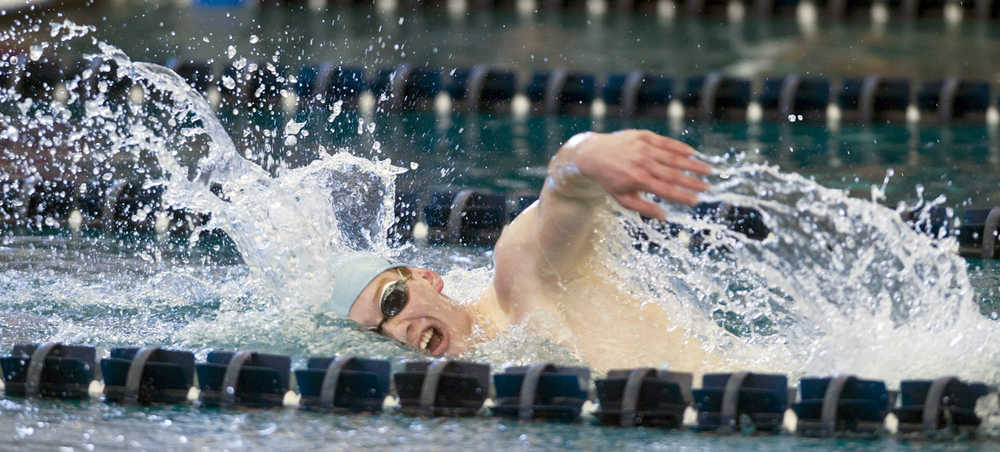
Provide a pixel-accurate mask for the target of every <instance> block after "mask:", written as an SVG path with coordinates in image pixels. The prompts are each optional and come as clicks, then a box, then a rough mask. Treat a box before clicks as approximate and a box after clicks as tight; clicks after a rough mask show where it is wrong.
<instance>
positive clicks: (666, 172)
mask: <svg viewBox="0 0 1000 452" xmlns="http://www.w3.org/2000/svg"><path fill="white" fill-rule="evenodd" d="M646 171H647V172H649V174H650V175H652V176H653V177H655V178H656V179H658V180H660V181H661V182H665V183H668V184H673V185H678V186H680V187H683V188H686V189H688V190H691V191H694V192H703V191H708V189H710V188H712V185H711V184H709V183H708V182H705V181H703V180H701V179H698V178H697V177H692V176H689V175H687V174H686V173H684V172H683V171H680V170H678V169H675V168H671V167H669V166H666V165H650V166H649V167H648V168H646Z"/></svg>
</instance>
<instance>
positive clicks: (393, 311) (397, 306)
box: [380, 283, 409, 318]
mask: <svg viewBox="0 0 1000 452" xmlns="http://www.w3.org/2000/svg"><path fill="white" fill-rule="evenodd" d="M407 301H409V300H408V297H407V296H406V285H404V284H402V283H395V284H393V285H392V287H390V288H389V290H387V291H386V294H385V296H383V297H382V302H381V303H380V307H381V310H382V315H383V316H385V318H390V317H395V316H396V315H398V314H399V313H400V312H403V308H405V307H406V302H407Z"/></svg>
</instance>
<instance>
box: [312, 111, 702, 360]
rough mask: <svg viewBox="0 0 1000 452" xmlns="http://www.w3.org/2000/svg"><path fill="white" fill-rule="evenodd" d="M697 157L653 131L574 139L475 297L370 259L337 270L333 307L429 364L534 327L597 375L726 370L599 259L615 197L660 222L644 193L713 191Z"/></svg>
mask: <svg viewBox="0 0 1000 452" xmlns="http://www.w3.org/2000/svg"><path fill="white" fill-rule="evenodd" d="M694 154H695V150H694V149H693V148H691V147H690V146H688V145H686V144H684V143H681V142H680V141H677V140H673V139H670V138H667V137H663V136H660V135H657V134H655V133H653V132H649V131H640V130H628V131H621V132H616V133H610V134H602V133H594V132H588V133H583V134H579V135H576V136H574V137H573V138H571V139H570V140H569V141H567V142H566V144H565V145H563V146H562V148H560V149H559V151H558V152H557V153H556V155H555V157H553V158H552V160H551V162H550V163H549V167H548V174H547V177H546V180H545V184H544V186H543V187H542V191H541V194H540V195H539V200H538V201H537V202H536V203H534V204H533V205H532V206H531V207H529V208H528V209H526V210H525V211H524V212H522V213H521V214H520V215H518V217H517V218H516V219H514V221H513V222H511V224H510V225H508V226H507V227H506V228H505V229H504V230H503V232H502V234H501V235H500V238H499V240H498V241H497V244H496V247H495V249H494V264H495V270H494V277H493V280H492V282H491V283H490V284H489V286H488V287H487V288H486V289H485V290H484V291H483V293H482V294H481V295H480V296H479V298H478V299H477V300H475V301H472V302H470V303H464V304H460V303H457V302H455V301H454V300H452V299H450V298H449V297H448V296H446V295H444V294H443V293H442V290H443V288H444V283H443V281H442V279H441V276H440V275H439V274H437V273H436V272H434V271H432V270H428V269H424V268H416V267H410V266H405V265H403V264H400V263H395V262H392V261H389V260H387V259H385V258H382V257H377V256H362V257H353V258H349V259H345V260H344V262H343V263H342V264H341V265H338V268H339V269H340V270H339V272H340V273H342V275H341V276H339V277H338V278H339V280H338V282H337V286H336V287H335V288H334V293H333V296H332V298H331V300H330V304H329V305H328V306H327V307H326V308H327V310H328V311H329V312H331V313H334V314H338V315H344V316H347V317H349V318H350V319H351V320H353V321H355V322H357V323H359V324H361V325H364V326H366V327H368V328H370V329H371V330H372V331H374V332H376V333H378V334H381V335H384V336H386V337H389V338H392V339H395V340H397V341H399V342H402V343H404V344H406V345H408V346H410V347H412V348H415V349H418V350H420V351H422V352H424V353H427V354H431V355H438V356H440V355H449V356H454V355H459V354H461V353H463V352H465V351H467V350H469V349H470V348H471V347H473V346H474V345H475V341H477V340H483V339H488V338H492V337H495V336H496V335H497V334H499V333H500V332H502V331H503V330H504V329H506V328H508V327H510V326H511V325H517V324H528V325H532V326H536V327H537V328H532V331H533V332H535V330H537V333H538V334H540V335H542V336H543V337H547V338H548V339H550V340H552V341H553V342H556V343H558V344H560V345H562V346H564V347H566V348H567V349H569V350H570V351H572V352H574V353H576V354H577V355H578V356H579V357H581V358H582V359H583V360H584V361H586V362H587V363H588V364H589V365H590V366H592V367H594V368H596V369H598V370H607V369H610V368H616V367H634V366H640V365H642V366H648V365H661V364H662V363H669V365H670V367H672V368H676V369H685V370H689V371H697V370H698V369H703V368H707V366H709V365H712V366H718V364H719V358H716V357H713V356H711V355H710V354H708V353H707V352H706V351H705V350H704V348H703V346H702V345H703V344H701V343H700V342H699V341H697V340H694V339H693V338H691V337H689V336H688V335H687V334H686V332H685V331H683V329H682V328H676V326H675V325H673V324H672V323H671V321H670V320H671V319H670V318H669V316H668V315H667V313H666V312H665V311H664V310H663V308H661V307H660V306H658V305H657V304H656V303H646V304H640V303H639V302H638V300H635V299H634V298H632V297H630V296H628V295H627V294H624V293H622V292H621V290H620V289H619V288H618V287H617V285H616V284H615V282H614V281H611V280H609V279H608V277H606V276H603V272H602V271H601V270H600V265H598V264H599V263H598V262H596V259H595V256H594V254H595V248H594V246H593V244H594V243H595V241H596V240H597V239H598V237H595V234H597V233H598V231H599V229H600V228H599V224H598V222H599V221H601V220H600V219H601V218H607V215H604V213H607V212H609V211H610V209H609V202H610V201H609V200H614V202H618V203H619V204H621V205H622V206H623V207H625V208H627V209H630V210H633V211H636V212H638V213H640V214H642V215H643V216H646V217H650V218H656V219H660V220H663V219H664V212H663V210H662V209H661V208H660V207H659V206H658V205H657V204H656V203H654V202H652V201H649V200H647V199H646V198H645V197H644V195H643V193H651V194H655V195H657V196H658V197H660V198H661V199H664V200H668V201H672V202H677V203H681V204H687V205H693V204H696V203H697V202H698V197H697V193H699V192H703V191H705V190H708V189H709V184H708V183H706V182H704V181H703V180H701V179H699V178H698V177H696V176H699V175H701V176H706V175H709V174H710V172H711V168H710V167H709V166H708V165H707V164H705V163H703V162H700V161H698V160H695V159H693V158H692V156H693V155H694ZM474 328H475V329H476V330H477V332H478V333H481V334H475V335H474V334H473V330H474ZM654 344H664V346H654Z"/></svg>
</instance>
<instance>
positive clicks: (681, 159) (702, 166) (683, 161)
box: [646, 148, 712, 176]
mask: <svg viewBox="0 0 1000 452" xmlns="http://www.w3.org/2000/svg"><path fill="white" fill-rule="evenodd" d="M646 155H648V156H649V157H650V158H652V159H653V160H655V161H656V162H657V163H659V164H661V165H666V166H669V167H671V168H676V169H679V170H682V171H690V172H692V173H695V174H701V175H702V176H709V175H711V174H712V167H711V166H708V164H707V163H705V162H699V161H697V160H694V159H692V158H691V157H690V156H686V155H678V154H676V153H673V152H663V151H662V150H659V149H653V148H647V151H646Z"/></svg>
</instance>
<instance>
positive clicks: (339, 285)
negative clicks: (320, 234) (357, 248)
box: [324, 254, 404, 317]
mask: <svg viewBox="0 0 1000 452" xmlns="http://www.w3.org/2000/svg"><path fill="white" fill-rule="evenodd" d="M333 266H334V272H335V273H336V275H337V276H336V280H335V282H334V284H333V294H332V295H331V296H330V301H328V302H327V303H326V306H324V307H325V309H326V311H327V312H329V313H331V314H335V315H340V316H343V317H347V314H348V313H349V312H351V306H353V305H354V301H355V300H357V299H358V296H359V295H361V292H362V291H364V290H365V287H367V286H368V283H370V282H372V280H373V279H375V277H376V276H378V275H379V274H381V273H382V272H384V271H386V270H391V269H393V268H397V267H403V266H404V265H403V264H401V263H399V262H395V261H393V260H390V259H386V258H384V257H382V256H379V255H376V254H353V255H346V256H343V257H339V258H337V259H336V260H335V261H334V264H333Z"/></svg>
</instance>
